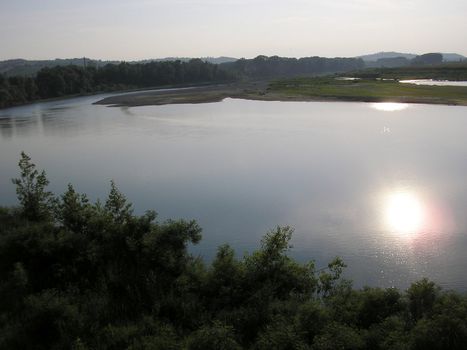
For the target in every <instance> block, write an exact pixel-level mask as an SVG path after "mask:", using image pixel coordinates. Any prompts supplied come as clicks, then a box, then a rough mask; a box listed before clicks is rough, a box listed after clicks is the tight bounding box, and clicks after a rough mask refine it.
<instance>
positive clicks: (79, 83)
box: [0, 56, 364, 108]
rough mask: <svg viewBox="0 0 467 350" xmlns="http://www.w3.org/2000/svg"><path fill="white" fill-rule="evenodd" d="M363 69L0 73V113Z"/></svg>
mask: <svg viewBox="0 0 467 350" xmlns="http://www.w3.org/2000/svg"><path fill="white" fill-rule="evenodd" d="M363 66H364V63H363V61H362V60H361V59H356V58H324V57H308V58H302V59H295V58H286V57H277V56H273V57H266V56H258V57H256V58H254V59H249V60H245V59H242V60H238V61H235V62H229V63H222V64H213V63H209V62H205V61H203V60H201V59H191V60H189V61H180V60H175V61H152V62H144V63H128V62H122V63H115V64H114V63H109V64H106V65H104V66H93V65H89V66H78V65H65V66H63V65H61V66H55V67H45V68H42V69H41V70H39V72H38V73H37V74H36V75H35V76H27V75H23V76H20V75H18V76H5V75H1V74H0V108H5V107H11V106H17V105H22V104H25V103H28V102H32V101H37V100H43V99H50V98H57V97H66V96H76V95H84V94H91V93H97V92H108V91H123V90H131V89H144V88H155V87H166V86H184V85H185V86H186V85H194V84H195V85H196V84H215V83H225V82H233V81H239V80H244V79H270V78H273V77H287V76H297V75H318V74H325V73H335V72H347V71H349V70H355V69H359V68H363Z"/></svg>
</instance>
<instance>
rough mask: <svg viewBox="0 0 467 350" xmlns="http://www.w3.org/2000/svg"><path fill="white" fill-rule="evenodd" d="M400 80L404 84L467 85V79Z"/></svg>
mask: <svg viewBox="0 0 467 350" xmlns="http://www.w3.org/2000/svg"><path fill="white" fill-rule="evenodd" d="M400 82H401V83H404V84H415V85H436V86H467V81H452V80H433V79H414V80H401V81H400Z"/></svg>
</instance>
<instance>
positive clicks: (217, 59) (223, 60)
mask: <svg viewBox="0 0 467 350" xmlns="http://www.w3.org/2000/svg"><path fill="white" fill-rule="evenodd" d="M193 58H194V57H165V58H153V59H148V60H141V61H135V62H137V63H148V62H161V61H182V62H188V61H189V60H192V59H193ZM199 59H200V60H202V61H204V62H208V63H213V64H222V63H228V62H235V61H237V60H238V59H237V58H234V57H225V56H220V57H200V58H199ZM130 63H131V62H130Z"/></svg>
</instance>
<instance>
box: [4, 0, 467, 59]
mask: <svg viewBox="0 0 467 350" xmlns="http://www.w3.org/2000/svg"><path fill="white" fill-rule="evenodd" d="M377 51H402V52H412V53H424V52H433V51H435V52H457V53H461V54H464V55H467V0H443V1H441V0H390V1H389V0H386V1H385V0H282V1H276V0H167V1H163V0H152V1H151V0H74V1H68V0H0V59H8V58H18V57H21V58H28V59H48V58H56V57H61V58H65V57H82V56H86V57H92V58H102V59H126V60H132V59H143V58H157V57H166V56H192V57H194V56H197V57H199V56H221V55H224V56H233V57H254V56H256V55H258V54H265V55H274V54H277V55H282V56H297V57H302V56H312V55H319V56H355V55H360V54H365V53H372V52H377Z"/></svg>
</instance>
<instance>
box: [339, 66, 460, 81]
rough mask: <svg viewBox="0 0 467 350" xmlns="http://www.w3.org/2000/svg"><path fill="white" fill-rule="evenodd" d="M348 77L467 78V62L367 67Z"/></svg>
mask: <svg viewBox="0 0 467 350" xmlns="http://www.w3.org/2000/svg"><path fill="white" fill-rule="evenodd" d="M345 76H348V77H359V78H386V79H399V80H402V79H434V80H467V63H465V62H457V63H445V64H441V65H436V66H408V67H396V68H373V69H365V70H361V71H358V72H353V73H350V74H347V73H346V74H345Z"/></svg>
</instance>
